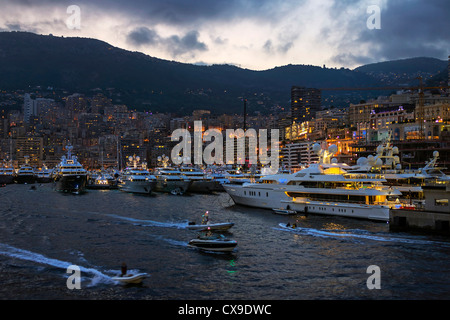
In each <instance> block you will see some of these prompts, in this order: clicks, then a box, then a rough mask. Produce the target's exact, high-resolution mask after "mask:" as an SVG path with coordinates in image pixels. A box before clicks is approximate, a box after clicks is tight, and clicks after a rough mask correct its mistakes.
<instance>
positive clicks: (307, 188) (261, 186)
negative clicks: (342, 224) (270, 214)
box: [224, 158, 401, 221]
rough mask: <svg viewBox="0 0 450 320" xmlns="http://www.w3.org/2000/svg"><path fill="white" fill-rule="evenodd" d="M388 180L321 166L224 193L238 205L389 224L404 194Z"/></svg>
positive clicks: (229, 187)
mask: <svg viewBox="0 0 450 320" xmlns="http://www.w3.org/2000/svg"><path fill="white" fill-rule="evenodd" d="M385 182H386V180H385V179H383V178H379V179H375V178H373V177H364V176H362V175H360V176H359V177H358V178H352V177H349V176H347V175H346V174H345V173H344V172H343V171H341V170H340V171H339V173H337V174H336V173H334V172H333V170H332V169H324V166H323V158H322V159H321V160H320V162H319V163H318V164H312V165H310V166H309V167H308V168H305V169H303V170H300V171H299V172H297V173H294V174H286V173H281V174H277V175H272V176H265V177H263V178H261V179H260V180H259V182H257V183H244V184H227V185H224V188H225V190H226V191H227V193H228V194H229V195H230V196H231V198H232V199H233V201H234V202H235V203H236V204H239V205H245V206H251V207H257V208H264V209H272V210H280V209H283V210H292V211H296V212H304V213H312V214H323V215H336V216H345V217H352V218H362V219H369V220H377V221H389V210H390V208H394V207H398V206H399V205H400V203H399V200H398V197H399V196H401V192H399V191H398V190H396V189H395V188H389V187H386V186H384V185H383V183H385Z"/></svg>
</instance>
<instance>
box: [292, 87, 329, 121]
mask: <svg viewBox="0 0 450 320" xmlns="http://www.w3.org/2000/svg"><path fill="white" fill-rule="evenodd" d="M321 101H322V99H321V92H320V89H313V88H305V87H297V86H293V87H292V89H291V117H292V119H291V120H292V121H295V122H297V123H299V122H304V121H310V120H312V119H313V118H315V116H316V112H317V111H320V110H321Z"/></svg>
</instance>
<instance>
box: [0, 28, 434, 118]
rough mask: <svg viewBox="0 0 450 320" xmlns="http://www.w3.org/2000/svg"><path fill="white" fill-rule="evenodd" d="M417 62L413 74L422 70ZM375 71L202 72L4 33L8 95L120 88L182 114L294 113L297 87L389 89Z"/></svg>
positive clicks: (1, 49) (222, 68) (81, 43)
mask: <svg viewBox="0 0 450 320" xmlns="http://www.w3.org/2000/svg"><path fill="white" fill-rule="evenodd" d="M402 63H403V62H402ZM411 64H412V65H410V64H408V65H409V66H408V68H410V70H409V71H408V72H409V73H411V74H413V73H415V72H422V70H418V69H417V68H414V63H411ZM381 66H383V67H384V66H385V64H381ZM416 66H417V64H416ZM391 67H392V66H391ZM374 68H375V69H374ZM376 69H377V68H376V67H375V66H373V65H371V66H365V67H361V68H358V69H357V70H348V69H343V68H342V69H328V68H321V67H316V66H306V65H288V66H283V67H277V68H274V69H270V70H265V71H253V70H248V69H242V68H238V67H234V66H230V65H213V66H198V65H191V64H184V63H179V62H174V61H167V60H162V59H157V58H154V57H151V56H148V55H145V54H142V53H139V52H130V51H127V50H123V49H120V48H116V47H113V46H111V45H109V44H108V43H106V42H103V41H100V40H95V39H87V38H64V37H54V36H44V35H37V34H33V33H27V32H0V88H2V89H26V88H29V87H33V86H42V87H53V88H63V89H65V90H67V91H69V92H86V93H89V92H90V90H92V89H94V88H100V89H108V88H114V90H113V91H114V92H115V93H116V95H115V96H114V97H115V99H118V100H117V101H115V102H116V103H126V104H128V105H129V106H130V107H133V108H136V109H142V108H146V109H147V110H148V109H151V110H153V111H164V112H174V113H179V114H188V113H190V112H192V110H194V109H210V110H211V111H212V112H214V113H224V112H227V113H230V112H241V108H242V103H241V99H242V97H243V96H245V97H246V98H248V99H249V108H250V109H251V110H252V111H256V110H258V111H261V112H265V111H267V110H269V109H270V108H271V107H273V106H274V105H281V106H284V107H289V100H290V88H291V86H293V85H301V86H308V87H318V88H324V87H328V88H329V87H332V88H333V87H369V86H370V87H373V86H379V85H380V84H381V85H384V83H383V82H382V81H380V79H379V78H377V77H376V76H374V73H375V75H376ZM380 69H381V68H380ZM383 70H385V69H383ZM386 70H389V68H387V69H386ZM424 70H425V69H424ZM429 70H430V69H428V68H426V70H425V71H426V72H428V71H429ZM440 70H442V68H441V69H440ZM331 94H332V93H324V101H332V103H333V104H337V105H339V103H343V104H346V103H348V101H349V99H356V100H357V101H359V99H360V95H361V92H359V93H357V94H355V95H354V96H352V95H351V94H349V93H347V92H345V93H344V92H341V93H339V92H338V93H334V98H333V99H328V98H329V96H330V95H331ZM352 97H353V98H352ZM340 98H342V101H341V102H340Z"/></svg>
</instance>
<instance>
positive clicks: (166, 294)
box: [0, 184, 450, 300]
mask: <svg viewBox="0 0 450 320" xmlns="http://www.w3.org/2000/svg"><path fill="white" fill-rule="evenodd" d="M0 201H1V202H0V282H1V284H2V285H1V286H0V299H108V300H110V299H135V300H143V299H151V300H180V299H182V300H241V299H243V300H300V299H301V300H304V299H307V300H311V299H314V300H322V299H323V300H325V299H326V300H329V299H333V300H341V299H351V300H353V299H380V300H381V299H448V298H449V297H450V269H449V262H450V239H448V238H443V237H438V236H424V235H414V234H408V233H394V232H391V231H389V226H388V224H386V223H379V222H371V221H362V220H352V219H346V218H339V217H322V216H314V215H309V216H303V215H299V216H296V217H285V216H279V215H275V214H273V213H272V212H271V211H266V210H260V209H252V208H245V207H240V206H236V205H234V203H233V202H232V200H231V198H230V197H229V196H228V195H227V194H226V193H220V194H217V195H190V196H174V195H167V194H155V195H153V196H139V195H134V194H128V193H123V192H120V191H118V190H111V191H91V190H90V191H89V192H87V193H86V194H83V195H78V196H76V195H71V194H69V195H68V194H61V193H57V192H55V191H53V190H52V188H51V184H48V185H41V186H39V185H37V184H36V190H31V189H30V186H28V185H8V186H6V187H5V188H0ZM207 210H208V211H209V214H210V217H211V220H213V221H216V222H225V221H232V222H234V223H235V226H234V227H233V228H232V229H230V231H229V232H227V233H225V235H226V236H227V237H230V238H233V239H235V240H237V242H238V246H237V248H236V249H235V251H233V252H232V253H228V254H224V253H205V252H200V251H198V250H196V249H192V248H189V247H188V246H187V242H188V241H189V240H190V239H192V238H194V237H196V235H197V234H196V233H195V232H193V231H190V230H187V229H186V228H185V227H186V225H187V222H188V221H194V220H196V221H198V222H199V221H200V220H201V215H202V214H203V213H204V212H205V211H207ZM287 222H291V223H294V222H297V224H298V225H299V227H300V228H299V229H296V230H287V229H283V228H281V227H280V223H287ZM122 262H126V263H127V265H128V268H129V269H130V270H132V271H135V272H146V273H148V274H149V275H150V277H149V278H148V279H146V280H144V282H143V283H142V284H141V285H134V286H124V285H121V284H117V283H115V282H113V281H111V279H110V277H111V276H115V275H117V274H118V273H119V272H120V266H121V263H122ZM69 265H77V266H79V267H80V268H81V273H82V282H81V289H80V290H69V289H68V288H67V286H66V281H67V278H68V276H69V274H67V273H66V269H67V267H68V266H69ZM372 265H376V266H378V267H379V268H380V270H381V289H379V290H369V289H368V287H367V279H368V277H369V276H370V275H371V274H368V273H367V268H368V267H369V266H372Z"/></svg>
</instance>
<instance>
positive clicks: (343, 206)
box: [283, 200, 390, 222]
mask: <svg viewBox="0 0 450 320" xmlns="http://www.w3.org/2000/svg"><path fill="white" fill-rule="evenodd" d="M283 202H284V203H285V204H287V205H289V206H290V208H292V210H295V211H297V212H298V213H305V214H310V213H311V214H317V215H326V216H340V217H347V218H357V219H367V220H375V221H386V222H387V221H389V211H390V208H389V207H388V206H383V205H366V204H357V203H340V202H319V201H308V200H305V201H299V200H296V201H283Z"/></svg>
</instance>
